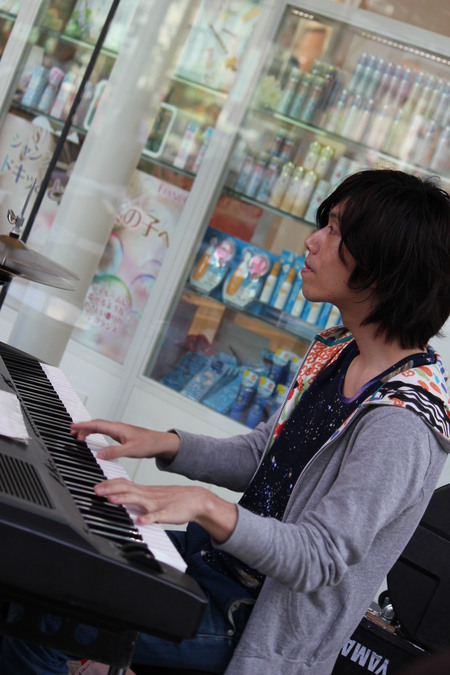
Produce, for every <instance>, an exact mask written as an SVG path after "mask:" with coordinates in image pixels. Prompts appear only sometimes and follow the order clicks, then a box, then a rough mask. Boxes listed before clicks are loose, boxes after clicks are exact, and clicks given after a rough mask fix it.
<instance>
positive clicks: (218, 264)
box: [189, 228, 236, 293]
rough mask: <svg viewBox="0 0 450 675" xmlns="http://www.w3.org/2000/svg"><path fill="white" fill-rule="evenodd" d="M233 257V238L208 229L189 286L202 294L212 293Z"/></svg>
mask: <svg viewBox="0 0 450 675" xmlns="http://www.w3.org/2000/svg"><path fill="white" fill-rule="evenodd" d="M235 255H236V244H235V242H234V240H233V238H232V237H228V236H226V235H224V234H223V233H222V232H219V231H218V230H213V229H212V228H208V230H207V233H206V237H205V240H204V241H203V244H202V246H201V248H200V253H199V256H198V258H197V260H196V262H195V264H194V267H193V269H192V272H191V276H190V279H189V282H190V284H191V286H193V287H194V288H195V289H197V290H198V291H200V292H202V293H210V292H211V291H213V290H214V289H215V288H217V287H218V286H219V285H220V284H221V283H222V281H223V280H224V278H225V276H226V275H227V273H228V270H229V268H230V266H231V263H232V262H233V259H234V257H235Z"/></svg>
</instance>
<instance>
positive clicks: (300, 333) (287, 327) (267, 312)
mask: <svg viewBox="0 0 450 675" xmlns="http://www.w3.org/2000/svg"><path fill="white" fill-rule="evenodd" d="M184 295H185V297H186V298H187V299H188V300H189V301H190V302H192V303H194V304H197V303H196V302H195V299H196V298H197V299H198V301H200V300H207V301H208V302H210V303H212V306H220V307H224V308H225V309H229V310H231V311H234V312H236V313H237V314H240V315H243V316H246V317H247V318H248V319H251V320H252V321H254V322H255V332H259V331H258V329H257V324H258V323H259V324H261V323H262V324H265V325H267V326H270V327H271V328H275V329H276V330H279V331H280V332H282V333H285V334H287V335H289V336H290V337H292V338H295V339H296V340H302V341H304V342H306V343H310V342H311V341H312V340H313V339H314V337H315V335H317V333H318V332H319V331H320V330H322V329H321V328H320V327H319V326H316V325H315V324H311V323H308V322H307V321H303V320H302V319H299V318H297V317H294V316H292V315H291V314H287V313H286V312H283V311H280V310H278V309H275V308H274V307H269V305H264V309H263V311H264V314H260V315H258V314H254V313H253V312H251V311H250V310H248V309H245V308H240V307H236V306H234V305H232V304H230V303H227V302H224V301H221V300H219V299H217V298H214V297H212V296H211V295H208V293H201V292H199V291H198V290H197V289H195V288H193V287H192V286H190V284H189V283H188V284H187V285H186V287H185V291H184ZM254 305H255V306H259V305H261V306H262V303H259V302H258V301H254Z"/></svg>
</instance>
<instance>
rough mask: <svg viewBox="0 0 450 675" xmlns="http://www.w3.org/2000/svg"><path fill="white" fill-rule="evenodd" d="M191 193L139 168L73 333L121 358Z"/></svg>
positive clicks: (80, 339) (106, 353)
mask: <svg viewBox="0 0 450 675" xmlns="http://www.w3.org/2000/svg"><path fill="white" fill-rule="evenodd" d="M188 194H189V193H188V192H186V191H185V190H182V189H181V188H178V187H176V186H174V185H171V184H169V183H166V182H165V181H162V180H160V179H159V178H155V177H154V176H149V175H147V174H145V173H142V172H140V171H136V172H135V174H134V177H133V180H132V182H131V184H130V186H129V188H128V195H127V198H126V199H125V201H124V202H123V204H122V206H121V207H120V210H119V213H118V214H117V217H116V220H115V224H114V229H113V231H112V233H111V236H110V238H109V242H108V244H107V246H106V248H105V251H104V253H103V256H102V259H101V261H100V264H99V268H98V271H97V274H96V275H95V277H94V279H93V280H92V283H91V286H90V288H89V290H88V292H87V295H86V298H85V302H84V307H83V310H82V312H81V314H80V316H79V319H78V321H77V323H76V325H75V328H74V331H73V337H74V338H75V339H76V340H77V341H78V342H81V343H83V344H85V345H87V346H89V347H92V348H93V349H95V350H96V351H98V352H100V353H101V354H104V355H105V356H108V357H110V358H112V359H114V360H116V361H119V362H120V363H122V362H123V360H124V358H125V355H126V353H127V350H128V348H129V346H130V343H131V340H132V338H133V335H134V333H135V331H136V328H137V326H138V324H139V320H140V318H141V315H142V312H143V311H144V308H145V306H146V304H147V300H148V298H149V295H150V293H151V290H152V287H153V284H154V283H155V280H156V278H157V276H158V273H159V270H160V269H161V266H162V264H163V260H164V257H165V255H166V252H167V250H168V249H169V247H170V245H171V241H172V237H173V234H174V231H175V228H176V225H177V223H178V220H179V217H180V215H181V212H182V210H183V206H184V204H185V202H186V199H187V197H188Z"/></svg>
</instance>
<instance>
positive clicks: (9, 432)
mask: <svg viewBox="0 0 450 675" xmlns="http://www.w3.org/2000/svg"><path fill="white" fill-rule="evenodd" d="M0 435H1V436H7V437H8V438H12V439H14V440H15V441H20V442H21V443H28V441H29V440H30V437H29V435H28V431H27V428H26V426H25V421H24V419H23V415H22V409H21V407H20V402H19V399H18V398H17V396H16V395H15V394H13V393H11V392H8V391H0Z"/></svg>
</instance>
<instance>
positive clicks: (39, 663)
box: [0, 524, 254, 675]
mask: <svg viewBox="0 0 450 675" xmlns="http://www.w3.org/2000/svg"><path fill="white" fill-rule="evenodd" d="M168 534H169V536H170V537H171V539H172V540H173V542H174V544H175V545H176V546H177V548H178V549H179V551H180V553H181V555H182V556H183V557H184V559H185V560H186V562H187V564H188V570H187V571H188V573H189V574H190V575H191V576H192V577H193V578H194V579H196V581H197V582H198V583H199V585H200V586H201V587H202V589H203V591H204V593H205V595H206V596H207V598H208V606H207V608H206V611H205V614H204V616H203V618H202V621H201V624H200V627H199V630H198V632H197V635H196V636H195V637H194V638H190V639H186V640H182V641H181V642H179V643H176V642H171V641H170V640H165V639H163V638H158V637H155V636H153V635H144V634H141V636H140V638H139V641H138V644H137V647H136V651H135V655H134V659H133V662H134V663H136V664H147V665H152V666H166V667H168V668H180V669H183V668H186V669H190V668H192V669H197V670H200V671H201V670H205V671H208V672H214V673H223V672H224V671H225V669H226V667H227V665H228V663H229V661H230V659H231V657H232V655H233V651H234V649H235V647H236V645H237V643H238V641H239V638H240V636H241V634H242V631H243V630H244V628H245V625H246V623H247V620H248V618H249V616H250V613H251V610H252V607H253V604H254V598H253V597H252V596H251V595H250V593H247V591H246V589H245V588H243V587H242V586H240V585H239V584H238V583H237V582H235V581H234V580H232V579H231V578H228V577H226V576H225V575H223V574H221V573H220V572H217V571H215V570H213V569H212V568H210V567H209V566H208V565H207V564H206V563H204V562H203V560H202V556H201V553H200V551H201V548H202V545H203V544H204V542H206V541H207V540H208V537H209V535H208V534H207V533H206V532H205V531H204V530H203V529H202V528H201V527H199V526H198V525H195V524H190V525H189V526H188V529H187V531H186V532H181V531H179V532H170V533H168ZM174 611H176V607H174ZM54 621H55V618H54V617H52V616H50V615H46V614H43V616H42V623H43V625H45V624H46V626H47V628H48V627H49V626H50V624H51V623H52V622H54ZM79 628H80V631H83V632H84V633H85V635H86V636H88V635H89V632H90V631H93V630H94V629H92V628H91V627H89V626H80V627H79ZM72 656H73V655H69V654H64V653H62V652H60V651H58V650H56V649H46V648H44V647H41V646H40V645H36V644H30V643H27V642H25V641H23V640H18V639H15V638H10V637H7V636H5V637H4V638H3V644H2V651H1V655H0V673H1V675H19V674H20V675H50V674H55V675H67V666H66V662H67V660H69V659H70V658H72ZM76 656H78V657H80V656H81V657H83V655H82V654H78V655H76ZM112 665H114V664H112Z"/></svg>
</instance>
